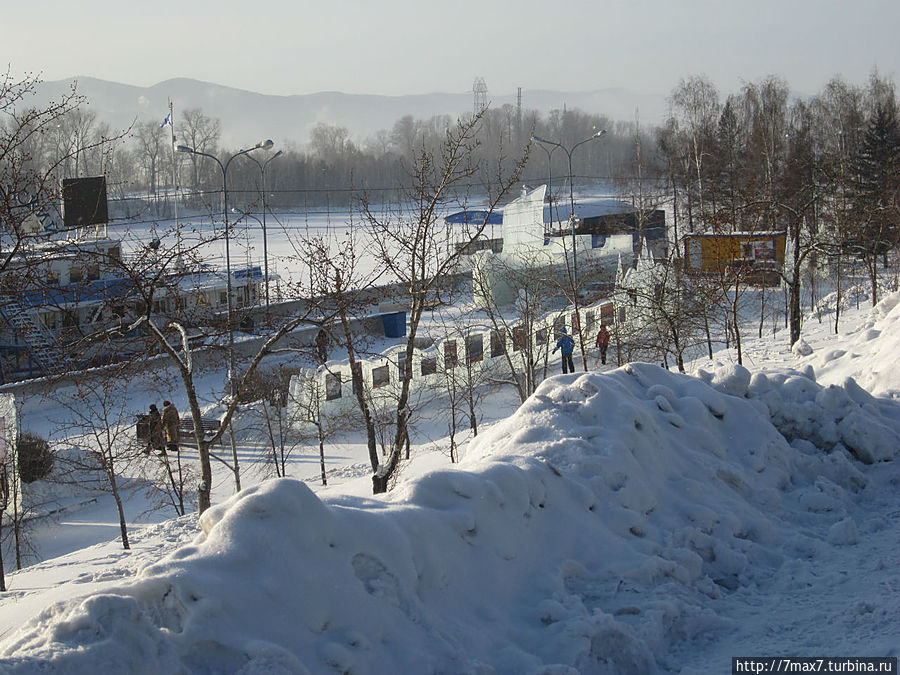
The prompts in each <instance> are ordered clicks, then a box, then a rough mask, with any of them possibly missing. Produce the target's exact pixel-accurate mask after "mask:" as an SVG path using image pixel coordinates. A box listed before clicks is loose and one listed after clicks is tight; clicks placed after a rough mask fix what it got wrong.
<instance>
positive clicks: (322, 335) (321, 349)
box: [316, 328, 328, 363]
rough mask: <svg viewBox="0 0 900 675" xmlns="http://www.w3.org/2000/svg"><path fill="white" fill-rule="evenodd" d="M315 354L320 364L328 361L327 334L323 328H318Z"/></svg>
mask: <svg viewBox="0 0 900 675" xmlns="http://www.w3.org/2000/svg"><path fill="white" fill-rule="evenodd" d="M316 354H317V355H318V357H319V362H320V363H325V362H326V361H327V360H328V333H326V332H325V329H324V328H320V329H319V332H318V334H317V335H316Z"/></svg>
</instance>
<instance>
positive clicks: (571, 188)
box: [531, 129, 606, 292]
mask: <svg viewBox="0 0 900 675" xmlns="http://www.w3.org/2000/svg"><path fill="white" fill-rule="evenodd" d="M605 133H606V129H601V130H600V131H598V132H597V133H595V134H594V135H592V136H590V137H588V138H585V139H584V140H583V141H578V143H576V144H575V145H573V146H572V148H571V149H569V148H566V147H565V146H564V145H563V144H562V143H557V142H556V141H548V140H547V139H546V138H541V137H540V136H534V135H532V137H531V140H533V141H537V142H538V143H544V144H546V145H554V146H556V147H557V148H562V150H563V152H565V153H566V157H568V158H569V219H570V220H571V221H572V292H576V290H575V289H576V288H577V283H578V263H577V257H576V251H575V186H574V185H573V184H572V183H573V181H572V153H573V152H575V148H577V147H578V146H579V145H584V144H585V143H587V142H588V141H593V140H594V139H596V138H600V137H601V136H602V135H603V134H605ZM548 160H549V154H548ZM551 213H552V211H551Z"/></svg>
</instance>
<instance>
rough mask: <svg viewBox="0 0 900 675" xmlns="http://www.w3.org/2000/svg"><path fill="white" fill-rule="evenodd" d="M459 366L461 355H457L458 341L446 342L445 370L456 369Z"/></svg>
mask: <svg viewBox="0 0 900 675" xmlns="http://www.w3.org/2000/svg"><path fill="white" fill-rule="evenodd" d="M458 364H459V355H458V354H457V353H456V340H445V341H444V370H450V369H451V368H456V366H457V365H458Z"/></svg>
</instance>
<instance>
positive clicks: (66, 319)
mask: <svg viewBox="0 0 900 675" xmlns="http://www.w3.org/2000/svg"><path fill="white" fill-rule="evenodd" d="M78 324H79V321H78V310H77V309H64V310H63V311H62V325H63V328H75V327H76V326H78Z"/></svg>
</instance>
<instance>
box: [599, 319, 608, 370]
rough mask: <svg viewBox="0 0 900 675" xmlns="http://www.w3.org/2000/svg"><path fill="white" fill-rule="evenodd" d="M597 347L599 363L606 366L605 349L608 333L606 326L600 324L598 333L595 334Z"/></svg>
mask: <svg viewBox="0 0 900 675" xmlns="http://www.w3.org/2000/svg"><path fill="white" fill-rule="evenodd" d="M597 347H599V348H600V363H602V364H603V365H604V366H605V365H606V349H607V347H609V331H608V330H607V329H606V324H602V323H601V324H600V332H599V333H597Z"/></svg>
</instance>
